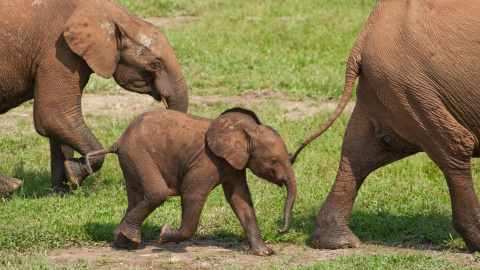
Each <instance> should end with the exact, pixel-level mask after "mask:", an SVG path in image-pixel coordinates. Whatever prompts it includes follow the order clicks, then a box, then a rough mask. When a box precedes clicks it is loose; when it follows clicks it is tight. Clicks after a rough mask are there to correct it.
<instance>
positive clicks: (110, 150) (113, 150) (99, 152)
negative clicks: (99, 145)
mask: <svg viewBox="0 0 480 270" xmlns="http://www.w3.org/2000/svg"><path fill="white" fill-rule="evenodd" d="M117 150H118V143H117V142H115V143H114V144H112V146H110V147H109V148H105V149H101V150H97V151H93V152H90V153H88V154H87V155H85V163H86V165H87V172H88V173H89V174H93V170H92V166H91V165H90V157H91V156H96V155H105V154H110V153H116V152H117Z"/></svg>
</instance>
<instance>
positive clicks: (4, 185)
mask: <svg viewBox="0 0 480 270" xmlns="http://www.w3.org/2000/svg"><path fill="white" fill-rule="evenodd" d="M22 184H23V181H22V180H20V179H16V178H11V177H8V176H5V175H3V174H1V173H0V196H1V197H2V198H7V197H9V196H10V195H12V193H13V192H14V191H15V190H17V189H19V188H20V187H21V186H22Z"/></svg>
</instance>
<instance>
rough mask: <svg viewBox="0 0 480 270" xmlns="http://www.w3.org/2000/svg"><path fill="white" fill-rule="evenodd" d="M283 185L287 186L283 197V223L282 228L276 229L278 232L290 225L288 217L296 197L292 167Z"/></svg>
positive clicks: (286, 229) (285, 230) (285, 229)
mask: <svg viewBox="0 0 480 270" xmlns="http://www.w3.org/2000/svg"><path fill="white" fill-rule="evenodd" d="M285 186H286V187H287V198H286V199H285V207H284V209H283V220H284V224H283V228H281V229H278V230H277V232H278V233H279V234H283V233H285V232H287V231H288V228H289V227H290V217H291V215H292V209H293V204H294V203H295V198H296V197H297V182H296V180H295V175H294V174H293V169H291V170H290V172H289V175H288V177H287V181H285Z"/></svg>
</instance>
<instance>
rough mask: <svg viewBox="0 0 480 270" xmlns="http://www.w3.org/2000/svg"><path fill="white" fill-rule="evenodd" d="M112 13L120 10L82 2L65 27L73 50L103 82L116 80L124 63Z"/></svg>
mask: <svg viewBox="0 0 480 270" xmlns="http://www.w3.org/2000/svg"><path fill="white" fill-rule="evenodd" d="M100 4H104V6H100ZM111 9H119V8H118V7H117V6H116V5H115V4H113V3H110V2H109V1H101V2H98V1H82V2H81V3H79V4H78V6H77V8H76V9H75V11H74V12H73V13H72V15H71V16H70V18H69V19H68V20H67V22H66V23H65V26H64V32H63V35H64V36H65V40H66V42H67V44H68V46H69V47H70V49H71V50H72V51H73V52H75V53H76V54H78V55H79V56H80V57H82V58H83V59H84V60H85V61H86V62H87V64H88V66H89V67H90V68H91V69H92V70H93V71H94V72H95V73H97V74H98V75H100V76H101V77H103V78H110V77H112V75H113V73H114V72H115V69H116V67H117V64H118V62H119V61H120V51H119V49H118V36H119V34H120V33H119V32H120V30H119V28H118V27H117V26H116V24H115V22H114V20H113V19H112V16H111V14H110V12H111V11H110V10H111ZM107 11H108V12H107Z"/></svg>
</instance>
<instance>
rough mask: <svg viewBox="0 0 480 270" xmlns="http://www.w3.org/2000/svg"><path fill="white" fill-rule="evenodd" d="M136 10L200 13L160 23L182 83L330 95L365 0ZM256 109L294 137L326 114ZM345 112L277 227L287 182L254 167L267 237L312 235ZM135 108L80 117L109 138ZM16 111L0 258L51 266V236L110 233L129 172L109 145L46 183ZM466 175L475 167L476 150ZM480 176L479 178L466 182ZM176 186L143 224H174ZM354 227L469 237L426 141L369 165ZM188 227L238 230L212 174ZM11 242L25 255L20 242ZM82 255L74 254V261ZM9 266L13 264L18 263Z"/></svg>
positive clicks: (442, 242) (202, 231)
mask: <svg viewBox="0 0 480 270" xmlns="http://www.w3.org/2000/svg"><path fill="white" fill-rule="evenodd" d="M118 2H119V3H121V4H123V5H125V6H126V7H127V8H129V9H130V10H132V11H133V12H134V13H135V14H137V15H139V16H142V17H148V16H175V15H182V14H188V15H192V16H198V17H199V20H198V21H197V22H195V23H194V24H189V25H183V26H179V27H174V28H171V29H168V30H165V31H164V33H165V35H166V36H167V38H168V39H169V41H170V42H171V44H172V45H173V47H174V50H175V53H176V55H177V57H178V58H179V61H180V64H181V66H182V69H183V71H184V74H185V78H186V81H187V84H188V86H189V88H190V89H191V94H194V95H205V96H208V95H213V94H218V95H223V96H226V95H232V94H234V95H241V94H242V93H243V92H244V91H245V90H250V89H273V90H275V91H283V92H285V93H287V94H288V97H289V98H291V99H307V98H315V99H317V100H318V101H322V100H329V99H334V100H336V99H338V98H339V97H340V95H341V93H342V91H343V82H344V70H345V65H346V60H347V58H348V53H349V51H350V48H351V46H352V44H353V41H354V40H355V38H356V35H357V34H358V33H359V31H360V29H361V28H362V26H363V24H364V23H365V21H366V19H367V17H368V15H369V13H370V10H371V9H372V7H373V5H374V4H375V1H374V0H359V1H354V0H336V1H326V0H320V1H300V0H286V1H269V0H267V1H250V0H245V1H241V2H238V1H231V0H226V1H218V0H202V1H193V0H192V1H188V0H181V1H170V0H165V1H153V0H143V1H133V0H132V1H130V0H121V1H120V0H119V1H118ZM113 87H114V83H113V82H112V81H111V80H110V81H109V80H102V79H98V78H95V79H93V80H91V82H90V83H89V86H88V89H87V92H90V93H98V92H102V91H110V90H111V89H112V88H113ZM231 106H232V104H229V103H225V102H220V103H218V104H216V105H211V106H199V105H192V106H190V108H189V113H191V114H194V115H199V116H202V117H208V118H215V117H217V116H218V115H219V114H220V113H221V112H222V111H223V110H225V109H227V108H230V107H231ZM250 109H253V110H255V111H256V112H257V114H258V115H259V117H260V119H261V120H262V122H264V123H266V124H268V125H270V126H272V127H274V128H275V129H276V130H277V131H278V132H279V133H280V134H281V135H282V137H283V138H284V140H285V142H286V144H287V147H288V149H289V150H290V151H294V150H295V149H296V148H297V147H298V146H299V145H300V144H301V142H302V141H303V139H305V138H306V137H307V136H308V135H310V134H311V133H312V132H313V131H314V130H316V129H317V128H318V127H319V125H320V124H321V123H323V122H324V121H325V120H326V119H327V118H328V115H329V113H330V112H324V113H319V114H317V115H315V116H314V117H310V118H300V119H296V120H288V119H287V118H285V117H283V116H282V114H279V113H278V112H279V111H282V110H283V108H280V107H279V106H278V105H275V104H270V103H267V104H265V105H264V106H262V107H251V108H250ZM348 117H349V115H348V113H346V114H345V113H344V114H343V115H342V116H341V117H340V118H339V119H338V120H337V122H336V123H335V124H334V125H333V126H332V128H330V129H329V130H328V132H326V133H325V134H324V135H323V136H322V137H321V138H320V139H317V140H316V141H315V142H314V143H312V144H311V145H310V146H309V147H308V148H306V149H305V150H304V151H303V153H302V154H301V155H300V156H299V158H298V159H297V161H296V163H295V165H294V170H295V173H296V177H297V183H298V198H297V201H296V204H295V208H294V211H293V218H292V223H291V229H290V231H289V232H288V233H286V234H284V235H278V234H277V233H276V229H277V228H280V227H281V225H282V222H283V221H282V210H283V203H284V198H285V196H286V192H285V189H280V188H278V187H276V186H273V185H271V184H268V183H266V181H263V180H261V179H259V178H257V177H255V176H253V175H252V174H251V173H249V175H248V177H249V186H250V189H251V191H252V196H253V201H254V204H255V208H256V212H257V216H258V219H259V224H260V227H261V230H262V233H263V236H264V239H265V241H266V242H267V243H295V244H298V245H303V246H312V245H313V244H312V242H311V240H310V236H311V233H312V231H313V229H314V227H315V216H316V213H317V212H318V210H319V208H320V207H321V205H322V203H323V201H324V200H325V198H326V196H327V194H328V192H329V190H330V188H331V185H332V183H333V180H334V179H335V175H336V170H337V168H338V161H339V156H340V149H341V143H342V137H343V133H344V130H345V127H346V124H347V122H348ZM131 120H132V119H124V120H122V121H114V120H113V119H112V118H110V117H108V116H91V117H87V119H86V121H87V124H89V126H90V127H91V129H92V131H93V133H94V134H95V135H96V136H97V137H98V138H99V140H100V142H101V143H102V144H103V145H104V146H109V145H111V144H112V143H113V142H114V141H115V140H116V139H117V138H118V137H119V136H120V135H121V134H122V133H123V131H124V130H125V128H126V126H127V125H128V123H129V122H130V121H131ZM30 123H31V119H25V120H21V121H19V122H18V123H17V124H16V125H15V126H14V127H12V128H10V129H9V130H4V131H3V132H1V134H0V171H1V172H2V173H4V174H6V175H9V176H12V177H16V178H19V179H23V180H24V185H23V187H22V188H21V189H20V190H19V191H18V192H16V193H15V194H14V195H13V196H12V197H10V198H9V199H6V200H3V201H1V200H0V249H1V250H2V251H0V268H4V267H7V268H8V267H13V268H26V269H52V268H58V269H61V268H62V267H61V266H59V265H54V264H51V263H49V262H46V261H45V260H44V259H43V258H42V256H43V254H46V253H47V252H50V251H51V250H54V249H56V248H62V247H71V246H72V245H74V244H72V241H71V239H77V241H79V242H81V243H82V245H91V246H99V245H110V244H111V243H112V241H113V232H114V230H115V228H116V226H117V225H118V224H119V222H120V221H121V219H122V217H123V215H124V211H125V209H126V206H127V202H126V199H127V198H126V192H125V184H124V181H123V178H122V172H121V170H120V167H119V165H118V161H117V158H116V156H115V155H109V156H107V158H106V161H105V164H104V167H103V168H102V170H101V171H99V172H97V173H96V174H95V175H93V176H91V177H89V178H87V180H86V181H85V183H84V185H83V186H82V187H81V188H79V189H78V190H77V191H75V192H73V194H72V195H68V196H59V195H55V196H47V193H48V189H49V187H50V185H51V184H50V171H49V170H50V169H49V168H50V157H49V144H48V140H47V139H46V138H43V137H41V136H39V135H37V134H36V133H35V131H34V130H32V129H30V128H28V127H29V124H30ZM474 162H475V164H474V166H473V175H474V179H479V176H480V170H479V166H478V161H474ZM475 186H476V187H477V190H478V186H479V183H478V181H476V182H475ZM180 215H181V211H180V200H179V198H177V197H175V198H170V199H169V200H168V201H167V202H166V203H165V204H164V205H163V206H161V207H159V208H158V209H157V210H155V211H154V213H152V214H151V215H150V217H149V218H148V219H147V220H146V221H145V222H144V224H143V226H142V238H143V239H142V240H144V241H145V240H152V239H157V237H158V234H159V231H160V229H161V227H162V226H163V224H164V223H168V224H170V225H172V226H174V227H178V226H179V225H180ZM350 224H351V228H352V230H353V232H354V233H355V234H356V235H357V236H358V237H359V238H360V239H361V241H362V242H364V243H375V244H379V245H384V246H396V247H418V246H419V245H432V246H434V247H435V249H439V250H443V251H445V252H448V250H462V251H464V252H466V250H465V244H464V242H463V240H462V239H461V238H460V236H459V235H458V234H457V233H456V232H455V231H454V229H453V228H452V225H451V209H450V199H449V195H448V189H447V185H446V183H445V180H444V178H443V175H442V173H441V172H440V171H439V169H438V168H437V167H436V165H435V164H434V163H433V162H432V161H431V160H430V159H428V158H427V157H426V155H424V154H418V155H415V156H412V157H409V158H407V159H404V160H402V161H399V162H396V163H394V164H391V165H388V166H386V167H384V168H382V169H380V170H378V171H376V172H374V173H372V174H371V175H370V176H369V177H368V178H367V180H366V181H365V184H364V185H363V187H362V189H361V191H360V193H359V196H358V199H357V201H356V204H355V207H354V209H353V213H352V216H351V222H350ZM196 236H197V237H199V239H202V238H205V239H211V238H214V239H225V240H226V241H233V242H242V241H244V239H245V238H244V235H243V230H242V228H241V226H240V223H239V222H238V220H237V219H236V217H235V216H234V214H233V212H232V211H231V209H230V207H229V206H228V203H227V202H226V200H225V199H224V195H223V192H222V190H221V188H217V189H215V190H214V191H213V192H212V194H211V195H210V197H209V199H208V201H207V203H206V206H205V208H204V210H203V213H202V218H201V221H200V225H199V228H198V231H197V233H196ZM19 255H20V256H19ZM84 267H88V265H84V264H82V262H79V264H78V265H76V266H75V267H74V268H84ZM310 267H311V268H312V269H314V268H315V269H318V268H320V269H351V268H357V267H366V268H384V269H404V268H422V269H424V268H429V269H438V268H452V269H455V268H461V267H460V266H459V265H456V264H455V263H450V262H445V261H442V260H439V259H436V258H433V257H430V256H426V255H421V254H420V253H418V254H416V253H413V254H410V255H399V254H387V253H385V254H383V253H382V254H376V255H365V256H358V255H356V256H347V257H341V258H337V259H328V260H324V261H322V262H321V263H317V264H315V265H313V266H310ZM13 268H12V269H13Z"/></svg>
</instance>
